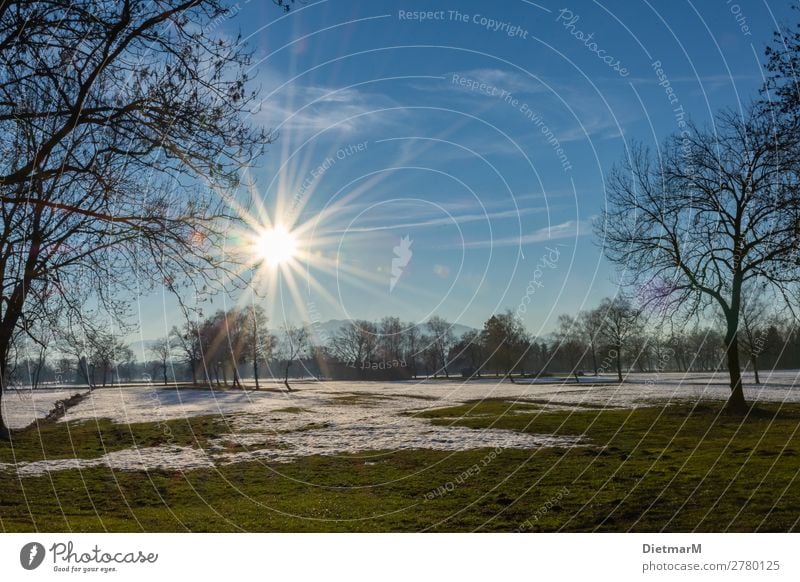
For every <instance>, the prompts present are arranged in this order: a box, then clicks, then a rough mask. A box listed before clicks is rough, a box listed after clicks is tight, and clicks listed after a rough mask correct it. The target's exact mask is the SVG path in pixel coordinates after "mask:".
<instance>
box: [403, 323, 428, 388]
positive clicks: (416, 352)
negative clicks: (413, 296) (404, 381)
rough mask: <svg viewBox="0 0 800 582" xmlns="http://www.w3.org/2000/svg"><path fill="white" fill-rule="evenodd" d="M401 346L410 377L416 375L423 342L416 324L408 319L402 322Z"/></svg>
mask: <svg viewBox="0 0 800 582" xmlns="http://www.w3.org/2000/svg"><path fill="white" fill-rule="evenodd" d="M402 339H403V341H402V347H403V353H404V356H403V358H404V360H405V362H406V364H408V367H409V370H410V371H411V377H412V378H416V377H417V363H418V362H419V359H420V353H421V351H422V347H423V346H424V344H425V342H424V341H423V339H422V332H421V331H420V329H419V327H418V326H417V324H416V323H415V322H413V321H409V322H406V323H404V324H403V335H402Z"/></svg>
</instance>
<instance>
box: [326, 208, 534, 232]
mask: <svg viewBox="0 0 800 582" xmlns="http://www.w3.org/2000/svg"><path fill="white" fill-rule="evenodd" d="M545 210H546V209H545V208H544V207H536V208H520V209H518V210H516V209H515V210H503V211H499V212H487V213H485V214H461V215H451V216H441V217H437V218H419V219H417V220H414V221H409V222H403V223H396V222H385V223H383V224H379V225H375V226H357V227H351V228H348V229H343V230H333V231H328V232H329V233H330V234H341V233H345V232H346V233H350V234H353V233H365V232H379V231H384V230H396V229H410V228H417V229H419V228H431V227H436V226H449V225H456V224H457V225H461V224H466V223H469V222H480V221H487V222H490V221H498V220H505V219H513V218H521V217H523V216H527V215H530V214H540V213H542V212H545ZM403 216H404V217H405V216H407V215H403ZM428 216H429V215H428ZM382 220H384V221H385V219H382Z"/></svg>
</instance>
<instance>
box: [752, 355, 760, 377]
mask: <svg viewBox="0 0 800 582" xmlns="http://www.w3.org/2000/svg"><path fill="white" fill-rule="evenodd" d="M750 361H751V362H753V373H754V374H755V375H756V384H761V380H760V379H759V377H758V356H756V355H753V356H751V357H750Z"/></svg>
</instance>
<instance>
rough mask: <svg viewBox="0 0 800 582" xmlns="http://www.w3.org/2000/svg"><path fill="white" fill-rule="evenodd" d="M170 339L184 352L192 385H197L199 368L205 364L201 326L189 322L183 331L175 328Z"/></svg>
mask: <svg viewBox="0 0 800 582" xmlns="http://www.w3.org/2000/svg"><path fill="white" fill-rule="evenodd" d="M170 337H171V338H172V341H173V342H174V344H175V345H176V346H177V347H178V349H180V350H181V351H182V352H183V361H184V363H185V364H186V366H187V367H188V368H189V373H190V374H191V376H192V384H193V385H195V386H196V385H197V368H198V367H199V366H200V365H201V364H202V363H203V347H202V345H201V336H200V326H199V324H198V323H196V322H194V321H192V320H187V321H186V323H184V326H183V329H179V328H178V327H177V326H173V327H172V330H171V331H170Z"/></svg>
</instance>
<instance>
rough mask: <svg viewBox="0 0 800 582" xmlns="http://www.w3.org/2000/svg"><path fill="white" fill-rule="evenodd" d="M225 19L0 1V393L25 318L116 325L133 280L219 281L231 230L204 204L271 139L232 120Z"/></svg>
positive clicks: (234, 59)
mask: <svg viewBox="0 0 800 582" xmlns="http://www.w3.org/2000/svg"><path fill="white" fill-rule="evenodd" d="M276 4H278V5H280V6H283V7H288V5H289V4H290V2H287V1H278V2H276ZM229 14H231V9H230V8H228V7H226V5H225V4H224V3H223V2H222V1H221V0H157V1H153V0H70V1H63V0H41V1H37V2H30V1H28V0H7V1H5V2H2V3H0V144H2V145H0V293H1V294H2V298H3V300H2V302H0V384H2V385H5V379H6V376H7V371H8V366H9V357H10V354H11V353H12V350H13V340H14V338H15V334H17V333H18V332H19V330H21V329H24V330H30V329H33V326H31V325H30V323H31V322H32V321H34V320H37V319H44V318H46V317H47V314H49V313H53V312H56V311H58V312H60V313H62V314H65V313H69V314H71V317H72V318H73V320H74V321H76V322H77V321H78V320H79V319H80V317H81V314H82V313H83V311H84V310H83V306H84V305H86V304H92V305H97V306H100V307H101V308H102V309H103V310H105V311H106V312H107V313H108V314H109V315H110V316H112V317H116V316H117V315H118V314H119V313H120V308H121V305H120V304H121V303H122V298H123V297H124V296H126V294H129V293H130V292H132V291H133V289H132V286H133V284H134V282H135V284H136V285H139V286H140V290H143V291H146V290H147V289H148V288H151V287H153V286H155V285H162V284H163V285H165V286H166V287H167V288H169V289H171V290H176V289H179V288H180V289H183V288H184V287H188V288H189V290H192V288H193V287H196V288H197V289H202V287H203V285H205V284H206V283H209V282H213V281H218V280H219V279H220V271H221V270H222V269H225V267H226V263H224V262H223V261H222V260H221V259H220V257H221V254H220V253H217V252H216V249H218V248H220V247H221V245H222V244H223V239H222V237H221V234H222V229H223V225H224V222H225V221H226V220H227V219H231V218H233V219H235V218H236V217H231V216H228V215H229V212H228V210H227V207H226V206H224V205H223V204H222V203H221V202H220V197H219V196H217V195H216V194H214V192H215V191H217V190H219V191H223V190H224V189H230V188H231V187H232V186H234V185H235V184H236V183H237V178H238V175H239V170H240V168H241V167H242V166H244V165H247V164H249V163H251V162H252V161H253V160H254V159H255V158H256V157H257V156H258V155H259V154H260V153H261V151H262V150H263V147H264V145H265V144H267V143H269V142H270V135H269V133H267V132H265V131H263V130H260V129H252V128H251V127H250V126H249V125H248V124H247V122H246V121H245V118H247V117H251V113H252V112H253V110H254V108H255V107H256V106H257V103H256V95H255V94H254V93H252V92H248V90H247V88H246V85H247V75H246V73H245V70H246V68H247V67H248V66H249V65H250V57H249V54H248V53H247V52H246V51H245V50H243V48H242V46H241V45H240V44H239V41H238V40H237V39H229V38H227V37H225V36H224V35H221V34H215V33H214V30H215V28H216V27H215V26H213V24H214V23H216V22H218V20H219V19H222V18H225V17H226V16H227V15H229ZM231 272H232V271H231ZM65 316H66V315H65ZM1 395H2V390H0V396H1ZM7 436H8V430H7V428H6V426H5V424H4V423H3V422H2V419H0V437H7Z"/></svg>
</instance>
